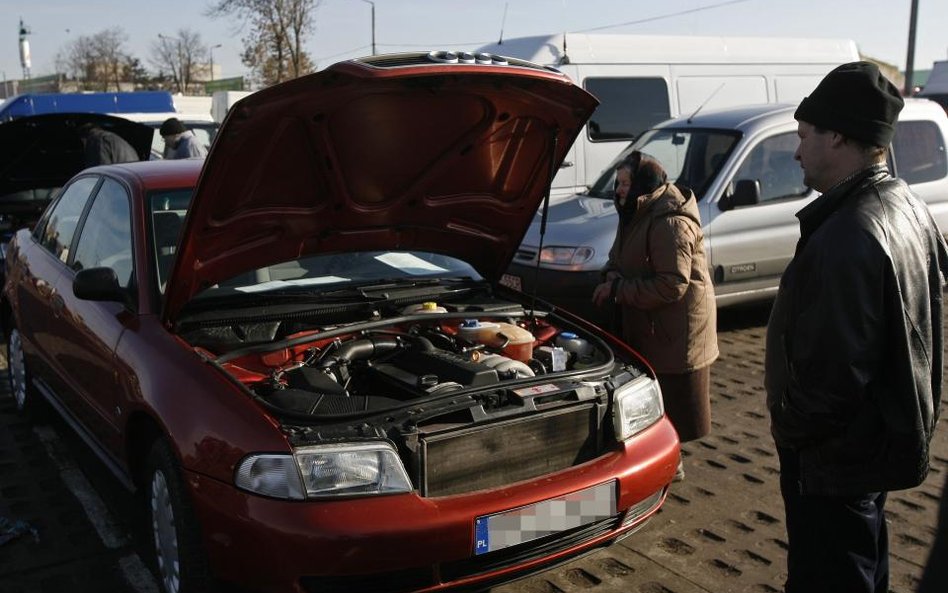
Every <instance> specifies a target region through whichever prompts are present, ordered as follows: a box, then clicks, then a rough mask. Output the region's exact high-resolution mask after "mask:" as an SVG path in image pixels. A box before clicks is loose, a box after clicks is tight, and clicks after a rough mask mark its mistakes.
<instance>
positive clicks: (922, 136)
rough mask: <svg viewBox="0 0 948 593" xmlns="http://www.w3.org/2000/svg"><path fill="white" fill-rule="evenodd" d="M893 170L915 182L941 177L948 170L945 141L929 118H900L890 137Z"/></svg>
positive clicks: (912, 182)
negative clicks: (916, 119) (911, 119)
mask: <svg viewBox="0 0 948 593" xmlns="http://www.w3.org/2000/svg"><path fill="white" fill-rule="evenodd" d="M892 154H893V157H894V158H895V171H896V173H897V174H898V176H899V177H901V178H902V179H904V180H905V182H906V183H908V184H910V185H914V184H916V183H925V182H927V181H935V180H938V179H942V178H944V177H945V175H946V174H948V157H946V155H945V141H944V138H942V135H941V132H940V130H939V129H938V125H937V124H935V122H932V121H902V122H899V123H898V124H897V126H896V129H895V137H894V138H893V139H892Z"/></svg>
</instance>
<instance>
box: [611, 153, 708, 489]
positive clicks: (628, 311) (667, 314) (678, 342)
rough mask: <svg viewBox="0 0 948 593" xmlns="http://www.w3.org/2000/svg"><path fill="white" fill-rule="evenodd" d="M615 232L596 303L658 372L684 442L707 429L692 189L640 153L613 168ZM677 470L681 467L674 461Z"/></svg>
mask: <svg viewBox="0 0 948 593" xmlns="http://www.w3.org/2000/svg"><path fill="white" fill-rule="evenodd" d="M616 208H617V209H618V211H619V229H618V232H617V233H616V239H615V243H614V244H613V246H612V250H611V251H610V253H609V263H608V264H607V266H606V269H605V270H604V281H603V283H602V284H600V285H599V286H597V287H596V290H595V291H594V293H593V302H595V303H596V304H597V305H598V306H605V305H606V304H608V303H615V304H616V305H618V306H619V308H620V310H621V313H622V314H621V317H622V321H621V328H622V338H623V339H624V340H625V341H626V343H628V344H629V345H630V346H632V347H633V348H635V349H636V350H638V351H639V352H640V353H641V354H642V355H643V356H644V357H645V359H646V360H648V362H649V363H650V364H651V365H652V368H654V369H655V372H656V373H657V374H658V382H659V385H661V388H662V395H663V397H664V401H665V411H666V413H667V414H668V417H669V419H670V420H671V422H672V424H673V425H674V426H675V429H676V430H677V431H678V436H679V438H680V439H681V441H682V442H687V441H691V440H694V439H697V438H700V437H702V436H704V435H706V434H708V433H709V432H710V431H711V401H710V376H711V372H710V371H711V363H712V362H714V360H715V359H716V358H717V356H718V342H717V326H716V320H717V311H716V307H715V303H714V289H713V287H712V285H711V278H710V277H709V275H708V263H707V260H706V258H705V254H704V235H703V234H702V231H701V220H700V219H699V216H698V205H697V203H696V201H695V196H694V193H693V192H692V191H691V190H690V189H688V188H685V187H680V186H676V185H674V184H672V183H668V181H667V175H666V173H665V170H664V168H662V166H661V164H659V163H658V161H656V160H655V159H653V158H652V157H650V156H648V155H645V154H642V153H640V152H633V153H631V154H630V155H629V156H628V157H627V158H626V159H624V160H623V161H622V162H621V163H620V164H619V165H618V166H617V167H616ZM679 472H680V473H682V475H683V472H681V468H680V466H679Z"/></svg>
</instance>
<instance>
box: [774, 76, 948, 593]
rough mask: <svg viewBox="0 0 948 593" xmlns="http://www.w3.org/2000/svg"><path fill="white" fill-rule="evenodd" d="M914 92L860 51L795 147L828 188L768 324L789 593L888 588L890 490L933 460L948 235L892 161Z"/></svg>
mask: <svg viewBox="0 0 948 593" xmlns="http://www.w3.org/2000/svg"><path fill="white" fill-rule="evenodd" d="M902 106H903V100H902V97H901V96H900V93H899V91H898V89H897V88H896V87H895V86H894V85H893V84H892V83H891V82H889V81H888V80H886V79H885V77H884V76H883V75H882V74H881V73H880V72H879V69H878V67H876V66H875V65H874V64H871V63H869V62H852V63H849V64H843V65H842V66H839V67H837V68H835V69H834V70H832V71H831V72H830V73H829V74H827V75H826V76H825V77H824V78H823V80H822V81H821V82H820V83H819V85H817V87H816V89H815V90H814V91H813V92H812V93H811V94H810V95H809V96H808V97H806V98H804V99H803V101H802V102H801V103H800V105H799V107H798V108H797V110H796V112H795V113H794V117H795V118H796V119H797V122H798V125H797V135H798V136H799V140H800V143H799V146H798V148H797V150H796V153H795V154H794V158H796V160H797V161H799V162H800V166H801V167H802V169H803V181H804V183H805V184H806V185H807V186H809V187H812V188H813V189H815V190H817V191H819V192H822V195H821V196H820V197H818V198H817V199H816V200H814V201H813V202H811V203H810V204H809V205H807V206H806V207H805V208H803V209H802V210H800V211H799V212H798V213H797V218H799V219H800V239H799V241H798V243H797V247H796V253H795V255H794V257H793V259H792V260H791V262H790V264H789V266H788V267H787V269H786V271H785V272H784V274H783V276H782V278H781V282H780V288H779V291H778V294H777V297H776V300H775V302H774V305H773V308H772V310H771V316H770V321H769V323H768V326H767V350H766V356H765V380H764V383H765V387H766V391H767V407H768V410H769V412H770V419H771V433H772V434H773V438H774V441H775V443H776V446H777V453H778V457H779V460H780V488H781V492H782V495H783V500H784V508H785V512H786V526H787V539H788V543H789V547H788V550H787V581H786V591H787V593H804V592H805V593H821V592H825V593H830V592H832V593H838V592H840V591H846V592H847V593H861V592H865V593H870V592H871V593H886V592H887V591H888V580H889V556H888V555H889V550H888V535H887V530H886V519H885V501H886V493H887V491H889V490H897V489H903V488H911V487H914V486H917V485H918V484H920V483H921V482H922V481H923V480H924V479H925V476H926V475H927V473H928V468H929V459H928V456H929V443H930V441H931V437H932V431H933V429H934V427H935V423H936V421H937V419H938V408H937V405H938V402H939V401H940V399H941V386H942V368H943V358H942V356H943V354H942V344H943V339H942V319H943V317H942V313H943V311H942V287H943V285H944V281H945V274H946V273H948V248H946V245H945V241H944V239H943V238H942V235H941V232H940V231H939V230H938V228H937V227H936V225H935V222H934V220H933V219H932V217H931V214H930V213H929V211H928V209H927V208H926V207H925V204H924V203H923V202H922V201H921V200H920V199H918V198H917V197H916V196H915V195H913V194H912V192H911V190H910V189H909V188H908V186H907V185H906V184H905V183H904V182H903V181H902V180H900V179H896V178H894V177H892V176H891V175H890V174H889V171H888V168H887V165H886V152H887V151H886V148H885V147H887V146H888V145H889V142H890V141H891V139H892V136H893V134H894V130H895V128H894V125H895V122H896V119H897V117H898V114H899V111H901V109H902Z"/></svg>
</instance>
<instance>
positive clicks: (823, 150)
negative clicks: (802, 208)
mask: <svg viewBox="0 0 948 593" xmlns="http://www.w3.org/2000/svg"><path fill="white" fill-rule="evenodd" d="M797 136H798V137H799V138H800V145H799V146H798V147H797V151H796V152H795V153H793V158H795V159H796V160H797V161H799V162H800V167H801V168H802V169H803V183H805V184H806V185H807V186H808V187H812V188H813V189H815V190H816V191H819V192H824V191H826V190H827V189H829V188H830V187H832V184H833V182H834V181H835V180H834V179H830V178H829V177H830V175H829V172H830V171H831V170H832V169H831V166H830V165H831V163H832V159H833V158H834V155H833V152H832V150H831V148H832V140H833V136H834V133H833V132H829V131H817V129H816V128H815V127H813V125H812V124H809V123H807V122H805V121H800V122H798V123H797Z"/></svg>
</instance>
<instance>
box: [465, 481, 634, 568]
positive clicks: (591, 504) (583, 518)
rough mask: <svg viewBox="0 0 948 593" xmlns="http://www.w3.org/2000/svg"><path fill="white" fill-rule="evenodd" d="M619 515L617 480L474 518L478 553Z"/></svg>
mask: <svg viewBox="0 0 948 593" xmlns="http://www.w3.org/2000/svg"><path fill="white" fill-rule="evenodd" d="M615 515H616V483H615V481H614V480H613V481H610V482H606V483H605V484H599V485H598V486H593V487H592V488H587V489H585V490H580V491H579V492H573V493H572V494H567V495H566V496H560V497H558V498H551V499H549V500H544V501H543V502H538V503H536V504H531V505H528V506H525V507H520V508H518V509H511V510H509V511H504V512H502V513H496V514H493V515H485V516H483V517H478V518H477V519H475V520H474V538H475V542H474V554H475V555H477V554H486V553H487V552H494V551H496V550H502V549H504V548H509V547H510V546H516V545H517V544H522V543H526V542H529V541H532V540H535V539H539V538H541V537H545V536H547V535H552V534H554V533H559V532H560V531H566V530H567V529H573V528H574V527H582V526H583V525H588V524H590V523H595V522H596V521H601V520H602V519H608V518H609V517H614V516H615Z"/></svg>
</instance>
